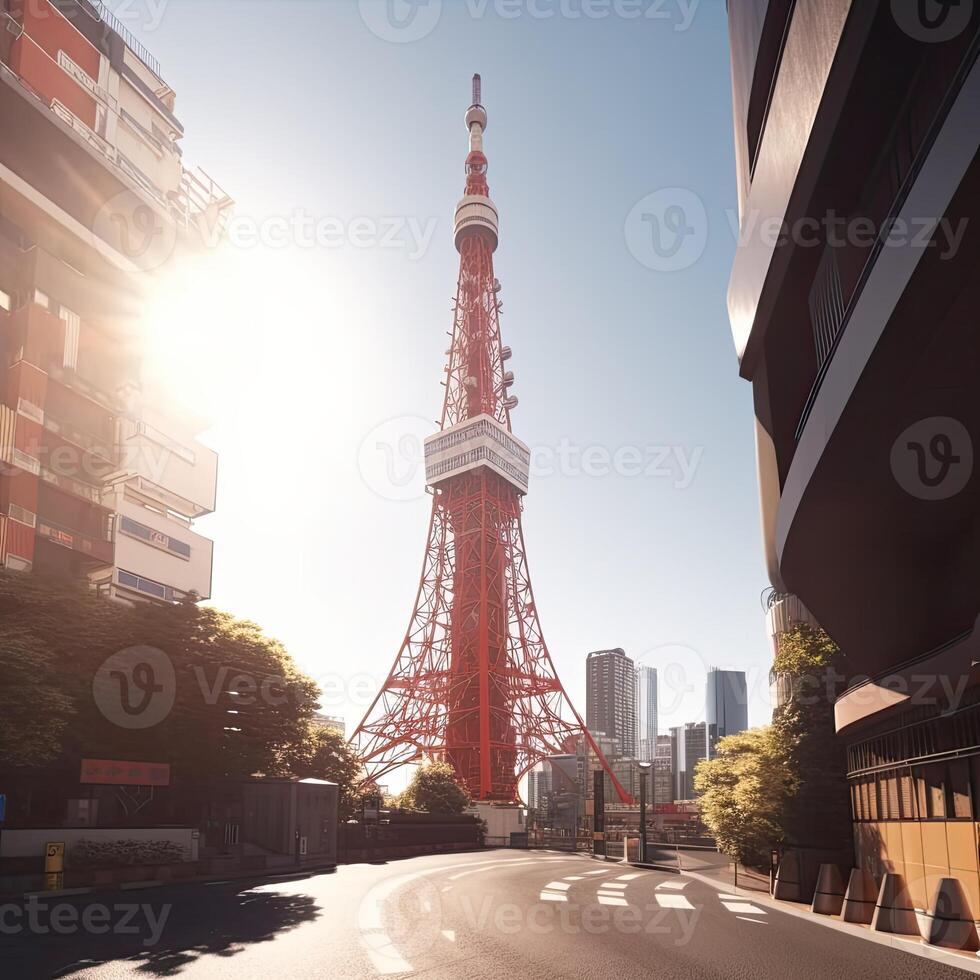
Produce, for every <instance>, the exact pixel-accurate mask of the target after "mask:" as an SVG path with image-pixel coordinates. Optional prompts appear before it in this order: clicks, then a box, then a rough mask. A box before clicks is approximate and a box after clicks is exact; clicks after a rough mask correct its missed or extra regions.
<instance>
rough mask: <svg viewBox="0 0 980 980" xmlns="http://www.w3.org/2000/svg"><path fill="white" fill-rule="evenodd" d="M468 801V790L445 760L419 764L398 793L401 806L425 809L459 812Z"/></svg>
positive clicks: (429, 810) (440, 811) (431, 811)
mask: <svg viewBox="0 0 980 980" xmlns="http://www.w3.org/2000/svg"><path fill="white" fill-rule="evenodd" d="M470 803H471V799H470V794H469V792H468V791H467V790H466V788H465V787H464V786H461V785H460V784H459V782H458V781H457V780H456V770H455V769H453V767H452V766H451V765H450V764H449V763H448V762H427V763H424V764H423V765H421V766H419V767H418V768H417V769H416V770H415V773H414V774H413V776H412V779H411V782H410V783H409V784H408V786H407V787H406V788H405V790H404V792H403V793H401V794H400V796H399V797H398V805H399V806H401V807H403V808H404V809H406V810H422V811H423V812H426V813H462V812H463V811H464V810H465V809H466V808H467V807H468V806H469V805H470Z"/></svg>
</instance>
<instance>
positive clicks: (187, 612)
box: [0, 572, 318, 779]
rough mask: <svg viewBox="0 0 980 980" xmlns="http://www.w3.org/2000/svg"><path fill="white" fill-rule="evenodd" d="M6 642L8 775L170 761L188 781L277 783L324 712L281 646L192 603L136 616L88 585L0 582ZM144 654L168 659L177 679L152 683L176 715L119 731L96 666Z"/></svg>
mask: <svg viewBox="0 0 980 980" xmlns="http://www.w3.org/2000/svg"><path fill="white" fill-rule="evenodd" d="M0 637H2V638H3V642H2V643H0V692H2V693H0V698H2V700H0V710H2V712H3V713H2V715H0V717H2V723H0V764H2V765H5V766H8V767H10V766H25V765H26V766H39V765H45V764H51V763H54V762H56V761H57V760H61V761H62V762H63V763H65V764H66V765H69V764H70V765H75V764H77V760H78V759H79V758H81V757H82V756H87V757H94V758H108V759H136V760H141V761H159V762H169V763H170V764H171V765H172V766H173V767H174V771H175V775H179V776H180V777H181V778H190V779H194V778H197V779H207V778H216V777H222V776H228V777H242V776H248V775H251V774H253V773H257V772H273V771H275V770H276V767H277V765H278V764H279V763H280V760H281V759H282V757H283V755H284V754H286V753H288V752H291V751H296V746H298V745H300V744H302V743H303V741H304V740H305V739H307V738H308V736H309V722H310V719H311V718H312V716H313V713H314V711H315V710H316V707H317V697H318V690H317V687H316V685H315V683H314V682H313V681H312V680H311V679H310V678H309V677H306V676H305V675H303V674H302V673H301V672H300V671H299V670H298V669H297V668H296V666H295V664H294V663H293V661H292V659H291V658H290V657H289V655H288V653H287V652H286V650H285V648H284V647H283V646H282V644H280V643H279V642H278V641H277V640H274V639H272V638H271V637H269V636H266V635H265V634H264V633H263V632H262V630H261V628H260V627H258V626H256V625H255V624H254V623H249V622H245V621H242V620H238V619H235V618H234V617H232V616H230V615H228V614H227V613H223V612H220V611H219V610H217V609H212V608H208V607H201V606H197V605H194V604H193V603H181V604H179V605H176V606H170V605H167V606H164V605H156V604H150V603H139V604H137V605H135V606H133V607H128V606H125V605H123V604H120V603H114V602H109V601H106V600H104V599H100V598H98V597H96V596H95V595H94V593H92V592H91V591H90V590H89V589H88V588H87V587H86V586H85V585H84V584H80V583H76V582H73V581H69V580H64V579H60V578H59V579H52V578H47V577H45V576H43V575H38V574H33V575H23V574H19V573H15V572H0ZM136 646H140V647H150V648H154V649H155V650H158V651H160V652H161V655H162V657H163V658H164V659H163V663H164V665H166V664H169V665H170V667H172V676H168V677H164V678H158V677H156V675H155V674H154V675H153V676H152V678H151V680H153V682H154V683H160V684H162V686H163V687H164V688H167V689H168V691H169V695H170V696H171V697H172V705H171V706H170V707H169V709H168V710H166V712H165V716H164V717H163V718H161V719H160V720H159V721H157V722H155V723H154V724H152V725H150V726H149V727H144V728H138V727H136V728H134V727H126V726H124V725H120V724H119V722H118V717H119V712H112V711H109V712H108V713H107V712H106V710H105V707H104V702H100V700H99V699H98V698H97V697H96V694H95V688H96V686H97V678H100V677H101V679H102V680H103V681H106V676H105V675H106V674H107V672H106V671H105V670H103V672H102V674H101V675H100V673H99V670H100V667H102V666H103V665H104V664H105V662H106V661H107V659H108V658H110V657H112V656H113V655H114V654H117V653H119V651H123V650H127V649H128V648H131V647H136ZM166 673H168V674H169V668H168V670H167V671H166ZM144 676H149V675H144ZM113 683H115V684H116V685H117V687H116V688H115V689H113V688H112V686H111V685H112V684H113ZM120 684H121V681H119V680H118V679H117V678H115V677H113V676H111V675H110V676H109V677H108V680H107V685H106V686H105V687H104V690H105V691H106V692H107V693H108V695H113V696H115V697H116V698H117V699H121V698H122V691H121V688H120V687H119V686H118V685H120ZM137 693H139V692H137ZM163 694H164V696H167V692H163ZM153 696H154V697H157V696H159V695H158V694H156V693H154V695H153Z"/></svg>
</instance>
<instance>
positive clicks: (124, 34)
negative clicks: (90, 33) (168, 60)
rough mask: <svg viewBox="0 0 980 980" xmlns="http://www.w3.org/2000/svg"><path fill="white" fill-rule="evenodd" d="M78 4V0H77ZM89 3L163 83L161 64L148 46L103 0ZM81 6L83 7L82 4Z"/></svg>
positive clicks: (90, 0)
mask: <svg viewBox="0 0 980 980" xmlns="http://www.w3.org/2000/svg"><path fill="white" fill-rule="evenodd" d="M76 2H78V0H76ZM88 3H89V4H90V5H91V6H92V7H94V8H95V11H96V13H97V14H98V15H99V17H100V19H101V20H103V21H104V22H105V23H106V24H107V25H108V26H109V27H110V28H112V30H114V31H115V32H116V33H117V34H118V35H119V36H120V37H121V38H122V39H123V40H124V41H125V42H126V45H127V47H129V48H130V49H131V50H132V52H133V54H135V55H136V57H137V58H139V60H140V61H142V62H143V64H144V65H146V67H147V68H149V69H150V71H152V72H153V74H154V75H156V77H157V78H159V79H160V80H161V81H162V80H163V76H162V75H161V74H160V62H159V61H157V59H156V58H154V57H153V55H152V54H150V52H149V51H147V49H146V46H145V45H143V44H142V43H141V42H140V41H137V40H136V37H135V36H134V35H133V32H132V31H131V30H130V29H129V28H128V27H124V26H123V24H122V22H121V21H120V20H119V18H118V17H117V16H116V15H115V14H114V13H113V12H112V11H111V10H109V8H108V7H107V6H106V5H105V4H104V3H102V0H88ZM80 6H82V5H81V4H80Z"/></svg>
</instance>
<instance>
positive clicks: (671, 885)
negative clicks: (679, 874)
mask: <svg viewBox="0 0 980 980" xmlns="http://www.w3.org/2000/svg"><path fill="white" fill-rule="evenodd" d="M682 888H687V882H686V881H662V882H660V884H659V885H657V891H658V892H659V891H660V890H661V889H664V890H671V891H679V890H680V889H682Z"/></svg>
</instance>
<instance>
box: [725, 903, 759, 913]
mask: <svg viewBox="0 0 980 980" xmlns="http://www.w3.org/2000/svg"><path fill="white" fill-rule="evenodd" d="M721 904H722V905H724V906H725V908H726V909H728V911H729V912H737V913H738V914H739V915H765V914H766V913H765V911H764V910H763V909H760V908H758V907H757V906H755V905H753V904H752V903H751V902H732V901H728V902H726V901H722V903H721Z"/></svg>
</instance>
